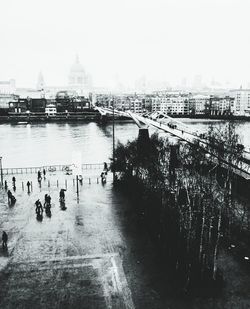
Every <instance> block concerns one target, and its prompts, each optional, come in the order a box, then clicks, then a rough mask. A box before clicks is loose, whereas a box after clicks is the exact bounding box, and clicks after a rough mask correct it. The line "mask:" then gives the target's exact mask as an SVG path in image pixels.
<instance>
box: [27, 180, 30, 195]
mask: <svg viewBox="0 0 250 309" xmlns="http://www.w3.org/2000/svg"><path fill="white" fill-rule="evenodd" d="M27 187H28V193H30V182H29V181H27Z"/></svg>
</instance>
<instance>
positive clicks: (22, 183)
mask: <svg viewBox="0 0 250 309" xmlns="http://www.w3.org/2000/svg"><path fill="white" fill-rule="evenodd" d="M22 189H23V190H24V185H23V181H22Z"/></svg>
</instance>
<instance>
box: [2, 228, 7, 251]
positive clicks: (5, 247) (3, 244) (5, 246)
mask: <svg viewBox="0 0 250 309" xmlns="http://www.w3.org/2000/svg"><path fill="white" fill-rule="evenodd" d="M7 242H8V235H7V233H6V232H5V231H3V234H2V247H3V249H7Z"/></svg>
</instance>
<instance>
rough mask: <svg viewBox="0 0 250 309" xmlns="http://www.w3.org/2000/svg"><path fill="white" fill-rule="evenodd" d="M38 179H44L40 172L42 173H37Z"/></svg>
mask: <svg viewBox="0 0 250 309" xmlns="http://www.w3.org/2000/svg"><path fill="white" fill-rule="evenodd" d="M37 179H38V181H41V179H42V176H41V172H40V171H38V172H37Z"/></svg>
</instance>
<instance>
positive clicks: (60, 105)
mask: <svg viewBox="0 0 250 309" xmlns="http://www.w3.org/2000/svg"><path fill="white" fill-rule="evenodd" d="M55 101H56V108H57V111H58V112H81V111H83V110H84V109H86V108H90V100H89V98H86V97H84V96H79V95H78V94H77V93H76V92H75V91H66V90H65V91H59V92H58V93H57V94H56V100H55Z"/></svg>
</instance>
